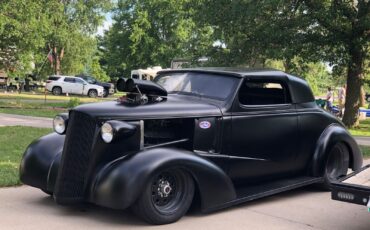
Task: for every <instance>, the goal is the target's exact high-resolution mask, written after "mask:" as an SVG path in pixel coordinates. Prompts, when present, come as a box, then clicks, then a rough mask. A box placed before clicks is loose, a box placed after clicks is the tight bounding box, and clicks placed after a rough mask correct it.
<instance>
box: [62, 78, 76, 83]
mask: <svg viewBox="0 0 370 230" xmlns="http://www.w3.org/2000/svg"><path fill="white" fill-rule="evenodd" d="M64 82H68V83H74V82H75V79H74V78H71V77H66V78H64Z"/></svg>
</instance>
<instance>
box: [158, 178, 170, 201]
mask: <svg viewBox="0 0 370 230" xmlns="http://www.w3.org/2000/svg"><path fill="white" fill-rule="evenodd" d="M171 191H172V187H171V184H170V182H168V181H167V180H160V181H159V184H158V195H159V196H160V197H168V196H169V195H170V193H171Z"/></svg>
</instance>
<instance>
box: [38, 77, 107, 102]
mask: <svg viewBox="0 0 370 230" xmlns="http://www.w3.org/2000/svg"><path fill="white" fill-rule="evenodd" d="M45 88H46V89H47V90H48V91H50V92H52V93H53V94H54V95H61V94H64V93H69V94H77V95H87V96H89V97H102V96H103V94H104V88H103V87H102V86H98V85H94V84H89V83H87V82H86V81H85V80H83V79H82V78H79V77H72V76H61V75H52V76H50V77H49V78H48V80H47V81H46V85H45Z"/></svg>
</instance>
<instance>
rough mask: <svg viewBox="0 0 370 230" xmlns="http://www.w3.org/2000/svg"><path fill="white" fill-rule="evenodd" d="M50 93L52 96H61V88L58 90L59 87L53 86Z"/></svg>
mask: <svg viewBox="0 0 370 230" xmlns="http://www.w3.org/2000/svg"><path fill="white" fill-rule="evenodd" d="M51 92H52V93H53V95H56V96H58V95H61V94H62V88H60V87H59V86H55V87H54V88H53V89H52V91H51Z"/></svg>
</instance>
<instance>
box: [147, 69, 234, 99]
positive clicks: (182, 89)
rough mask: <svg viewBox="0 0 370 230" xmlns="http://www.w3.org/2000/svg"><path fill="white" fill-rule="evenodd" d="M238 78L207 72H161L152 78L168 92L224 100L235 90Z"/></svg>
mask: <svg viewBox="0 0 370 230" xmlns="http://www.w3.org/2000/svg"><path fill="white" fill-rule="evenodd" d="M238 81H239V79H238V78H236V77H232V76H222V75H217V74H209V73H196V72H187V73H163V74H160V75H158V77H156V78H155V79H154V82H156V83H158V84H159V85H161V86H162V87H163V88H165V89H166V90H167V92H168V93H179V94H192V95H198V96H205V97H210V98H213V99H217V100H224V99H226V98H227V97H229V96H230V95H231V93H232V92H235V88H236V86H237V83H238Z"/></svg>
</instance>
